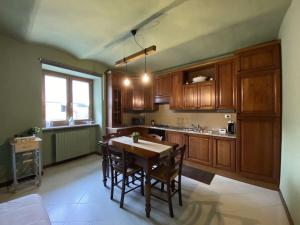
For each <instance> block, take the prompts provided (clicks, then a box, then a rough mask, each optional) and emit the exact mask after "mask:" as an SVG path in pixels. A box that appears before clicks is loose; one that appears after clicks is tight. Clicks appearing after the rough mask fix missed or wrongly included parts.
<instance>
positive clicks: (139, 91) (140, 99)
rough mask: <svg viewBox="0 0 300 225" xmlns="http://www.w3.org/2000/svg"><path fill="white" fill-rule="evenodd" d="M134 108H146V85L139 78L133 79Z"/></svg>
mask: <svg viewBox="0 0 300 225" xmlns="http://www.w3.org/2000/svg"><path fill="white" fill-rule="evenodd" d="M132 86H133V90H132V110H137V111H139V110H144V87H143V85H142V83H141V80H140V79H139V78H134V79H132Z"/></svg>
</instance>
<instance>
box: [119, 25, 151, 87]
mask: <svg viewBox="0 0 300 225" xmlns="http://www.w3.org/2000/svg"><path fill="white" fill-rule="evenodd" d="M136 33H137V29H135V30H132V31H131V34H132V36H133V38H134V41H135V43H136V44H137V45H138V46H139V47H140V48H141V49H142V50H141V51H138V52H136V53H134V54H132V55H130V56H127V57H124V58H123V59H120V60H118V61H117V62H116V63H115V65H116V66H120V65H122V64H126V72H127V63H128V62H131V61H134V60H137V59H139V58H141V57H143V56H144V73H143V75H142V82H143V83H148V82H149V80H150V77H149V75H148V73H147V55H150V54H153V53H154V52H155V51H156V46H155V45H152V46H150V47H148V48H144V47H143V46H142V45H141V44H140V43H139V42H138V41H137V40H136ZM124 85H125V86H129V85H130V80H129V79H128V78H125V80H124Z"/></svg>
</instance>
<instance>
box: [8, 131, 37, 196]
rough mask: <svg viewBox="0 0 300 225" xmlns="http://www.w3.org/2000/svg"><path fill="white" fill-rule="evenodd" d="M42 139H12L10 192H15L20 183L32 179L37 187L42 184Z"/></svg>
mask: <svg viewBox="0 0 300 225" xmlns="http://www.w3.org/2000/svg"><path fill="white" fill-rule="evenodd" d="M41 142H42V139H40V138H38V137H34V136H32V137H21V138H14V139H13V140H12V141H11V142H10V144H11V155H12V173H13V183H12V191H13V192H16V191H17V186H18V184H19V183H20V182H22V181H25V180H28V179H27V178H31V177H32V178H34V179H35V184H36V185H37V186H40V185H41V182H42V159H41V149H40V145H41Z"/></svg>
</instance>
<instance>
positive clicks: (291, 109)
mask: <svg viewBox="0 0 300 225" xmlns="http://www.w3.org/2000/svg"><path fill="white" fill-rule="evenodd" d="M299 23H300V0H293V1H292V4H291V6H290V8H289V9H288V11H287V14H286V16H285V18H284V20H283V23H282V25H281V29H280V33H279V37H280V38H281V40H282V83H283V87H282V93H283V100H282V102H283V107H282V112H283V118H282V157H281V182H280V189H281V191H282V193H283V196H284V199H285V201H286V203H287V205H288V208H289V211H290V213H291V215H292V217H293V219H294V222H295V225H296V224H298V225H299V224H300V214H299V212H300V173H299V171H300V163H299V162H300V119H299V116H300V91H299V84H300V43H299V40H300V29H299Z"/></svg>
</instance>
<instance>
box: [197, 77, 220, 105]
mask: <svg viewBox="0 0 300 225" xmlns="http://www.w3.org/2000/svg"><path fill="white" fill-rule="evenodd" d="M197 91H198V93H197V94H198V99H197V100H198V104H197V108H198V109H215V107H216V105H215V100H216V97H215V91H216V90H215V81H206V82H201V83H199V84H198V88H197Z"/></svg>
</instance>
